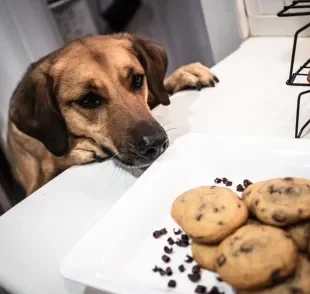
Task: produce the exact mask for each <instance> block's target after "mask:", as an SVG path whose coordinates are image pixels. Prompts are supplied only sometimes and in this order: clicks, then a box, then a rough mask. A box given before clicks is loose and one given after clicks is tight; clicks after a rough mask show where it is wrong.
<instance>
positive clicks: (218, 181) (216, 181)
mask: <svg viewBox="0 0 310 294" xmlns="http://www.w3.org/2000/svg"><path fill="white" fill-rule="evenodd" d="M221 182H222V180H221V179H220V178H216V179H215V180H214V183H216V184H220V183H221Z"/></svg>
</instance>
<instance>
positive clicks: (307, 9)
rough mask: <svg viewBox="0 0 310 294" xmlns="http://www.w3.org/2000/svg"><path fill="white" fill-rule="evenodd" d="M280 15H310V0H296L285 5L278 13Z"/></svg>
mask: <svg viewBox="0 0 310 294" xmlns="http://www.w3.org/2000/svg"><path fill="white" fill-rule="evenodd" d="M277 15H278V16H279V17H287V16H302V15H310V0H296V1H293V2H292V4H290V5H287V6H284V7H283V9H282V10H281V11H280V12H278V14H277Z"/></svg>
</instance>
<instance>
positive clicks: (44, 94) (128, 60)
mask: <svg viewBox="0 0 310 294" xmlns="http://www.w3.org/2000/svg"><path fill="white" fill-rule="evenodd" d="M167 62H168V61H167V56H166V53H165V51H164V49H163V48H162V47H161V46H160V45H158V44H155V43H153V42H151V41H147V40H144V39H142V38H140V37H137V36H134V35H130V34H114V35H107V36H92V37H85V38H80V39H76V40H73V41H71V42H70V43H68V44H66V45H65V46H63V47H62V48H60V49H58V50H56V51H54V52H52V53H50V54H49V55H47V56H45V57H43V58H41V59H40V60H38V61H37V62H34V63H32V64H31V65H30V66H29V68H28V69H27V71H26V73H25V75H24V76H23V77H22V79H21V81H20V82H19V84H18V85H17V87H16V89H15V91H14V92H13V95H12V98H11V103H10V109H9V132H8V142H9V151H10V156H11V158H10V159H11V164H12V167H13V170H14V174H15V177H16V179H17V180H18V181H19V182H20V183H21V185H22V186H23V187H24V189H25V192H26V194H27V195H29V194H31V193H32V192H34V191H35V190H37V189H38V188H40V187H41V186H42V185H44V184H45V183H47V182H48V181H49V180H51V179H52V178H53V177H55V176H56V175H57V174H59V173H60V172H62V171H64V170H65V169H67V168H68V167H70V166H72V165H81V164H86V163H91V162H95V161H103V160H104V159H106V158H108V157H112V156H114V158H116V159H117V160H118V161H120V162H122V163H123V164H124V165H126V166H131V167H146V166H148V165H150V164H151V163H152V162H153V161H154V160H155V159H156V158H157V157H158V156H159V155H160V154H161V153H162V152H164V151H165V149H166V148H167V147H168V144H169V142H168V137H167V134H166V133H165V130H164V129H163V128H162V127H161V125H160V124H159V123H158V122H157V121H156V120H155V119H154V118H153V117H152V114H151V109H152V108H153V107H155V106H157V105H159V104H163V105H168V104H169V103H170V100H169V95H171V94H173V93H175V92H177V91H180V90H182V89H185V88H197V89H198V90H200V89H201V87H205V86H214V85H215V83H217V82H218V79H217V78H216V77H215V75H214V74H212V73H211V72H210V71H209V69H208V68H207V67H205V66H203V65H201V64H200V63H192V64H188V65H185V66H182V67H180V68H179V69H177V70H176V71H175V72H173V73H172V74H171V75H170V76H168V77H167V78H166V79H165V74H166V69H167Z"/></svg>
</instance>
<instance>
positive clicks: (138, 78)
mask: <svg viewBox="0 0 310 294" xmlns="http://www.w3.org/2000/svg"><path fill="white" fill-rule="evenodd" d="M143 79H144V76H143V75H133V77H132V88H133V89H134V90H138V89H140V88H141V87H142V85H143Z"/></svg>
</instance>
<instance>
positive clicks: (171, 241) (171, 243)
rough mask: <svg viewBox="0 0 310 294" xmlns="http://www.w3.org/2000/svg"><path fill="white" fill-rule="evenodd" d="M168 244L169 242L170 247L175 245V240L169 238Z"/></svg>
mask: <svg viewBox="0 0 310 294" xmlns="http://www.w3.org/2000/svg"><path fill="white" fill-rule="evenodd" d="M167 242H168V244H169V245H173V244H175V242H174V240H173V239H172V238H171V237H169V238H168V239H167Z"/></svg>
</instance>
